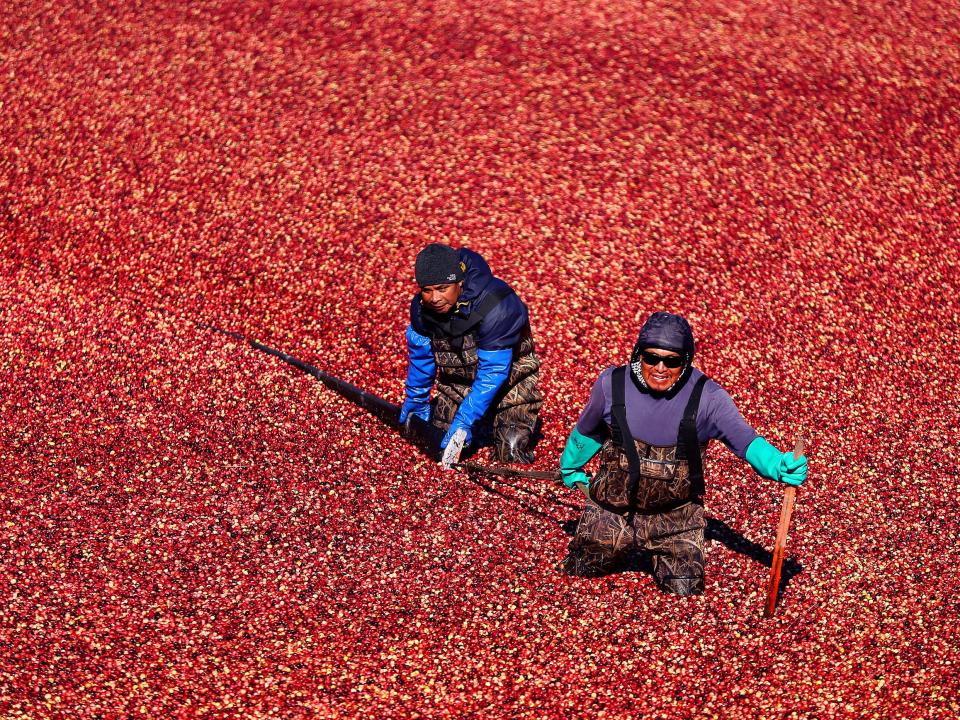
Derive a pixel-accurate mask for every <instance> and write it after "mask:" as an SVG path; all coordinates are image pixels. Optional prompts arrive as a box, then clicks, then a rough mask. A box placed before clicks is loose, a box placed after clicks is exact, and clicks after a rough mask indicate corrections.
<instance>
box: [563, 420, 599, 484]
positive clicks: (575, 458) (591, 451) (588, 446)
mask: <svg viewBox="0 0 960 720" xmlns="http://www.w3.org/2000/svg"><path fill="white" fill-rule="evenodd" d="M601 447H602V445H601V444H600V443H598V442H597V441H596V440H594V439H593V438H592V437H587V436H586V435H583V434H581V432H580V431H579V430H577V428H576V426H574V428H573V430H572V431H571V432H570V437H568V438H567V445H566V447H564V448H563V454H562V455H561V456H560V477H561V478H563V483H564V485H566V486H567V487H569V488H572V487H573V486H574V485H575V484H577V483H583V484H585V485H589V484H590V481H589V480H588V479H587V474H586V473H585V472H584V471H583V466H584V465H586V464H587V461H588V460H590V458H592V457H593V456H594V455H596V454H597V453H598V452H599V451H600V448H601Z"/></svg>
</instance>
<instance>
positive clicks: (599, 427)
mask: <svg viewBox="0 0 960 720" xmlns="http://www.w3.org/2000/svg"><path fill="white" fill-rule="evenodd" d="M613 371H614V368H607V369H606V370H604V371H603V372H602V373H600V377H599V378H598V379H597V381H596V382H595V383H594V384H593V389H592V390H591V391H590V399H589V400H588V401H587V406H586V407H585V408H584V409H583V412H582V413H580V419H579V420H577V430H579V431H580V433H582V434H583V435H587V436H590V437H592V438H594V439H595V440H598V441H600V442H602V441H603V438H604V436H605V434H606V425H610V424H612V414H611V406H612V405H613V391H612V384H613V383H612V375H613ZM627 372H628V373H629V372H630V371H629V370H628V371H627ZM702 376H703V373H702V372H700V371H699V370H697V369H696V368H693V369H692V371H691V373H690V377H689V378H688V379H687V382H686V384H685V385H684V386H683V387H682V388H681V389H680V391H679V392H678V393H677V394H676V395H674V396H673V397H671V398H666V397H657V396H655V395H651V394H650V393H648V392H643V391H641V390H640V389H639V388H638V387H637V386H636V384H635V383H634V382H633V381H632V380H631V379H630V378H629V377H627V378H626V381H627V383H626V384H627V389H626V406H627V408H626V409H627V425H629V427H630V434H631V435H632V436H633V437H634V438H635V439H637V440H641V441H643V442H645V443H648V444H650V445H674V444H676V442H677V432H678V431H679V429H680V421H681V420H682V419H683V411H684V410H685V409H686V407H687V401H688V400H689V399H690V395H691V393H692V392H693V386H694V385H695V384H696V382H697V380H698V379H699V378H700V377H702ZM697 437H698V438H699V440H700V442H701V443H705V442H706V441H707V440H713V439H717V440H720V441H721V442H723V444H724V445H726V446H727V447H728V448H730V450H731V452H733V454H734V455H736V456H737V457H739V458H741V459H743V458H744V456H745V455H746V453H747V446H748V445H749V444H750V443H751V442H753V440H754V439H755V438H756V437H757V431H756V430H754V429H753V428H752V427H750V425H748V424H747V421H746V420H744V419H743V415H741V414H740V411H739V410H737V406H736V405H734V404H733V400H732V399H731V397H730V396H729V395H728V394H727V392H726V391H725V390H724V389H723V388H722V387H720V386H719V385H717V383H715V382H714V381H713V380H707V384H706V385H705V386H704V388H703V395H702V396H701V398H700V412H699V413H698V414H697Z"/></svg>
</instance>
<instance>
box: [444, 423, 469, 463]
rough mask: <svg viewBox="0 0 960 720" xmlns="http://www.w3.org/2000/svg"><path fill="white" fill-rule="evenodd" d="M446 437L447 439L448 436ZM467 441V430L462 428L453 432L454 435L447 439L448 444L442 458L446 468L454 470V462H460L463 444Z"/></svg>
mask: <svg viewBox="0 0 960 720" xmlns="http://www.w3.org/2000/svg"><path fill="white" fill-rule="evenodd" d="M444 439H445V440H446V438H444ZM466 443H467V431H466V430H464V429H463V428H460V429H459V430H457V431H455V432H454V433H453V436H452V437H451V438H450V439H449V441H447V446H446V447H445V448H444V450H443V458H441V460H440V464H441V465H442V466H443V469H444V470H453V466H454V464H455V463H458V462H460V453H461V452H463V446H464V445H466Z"/></svg>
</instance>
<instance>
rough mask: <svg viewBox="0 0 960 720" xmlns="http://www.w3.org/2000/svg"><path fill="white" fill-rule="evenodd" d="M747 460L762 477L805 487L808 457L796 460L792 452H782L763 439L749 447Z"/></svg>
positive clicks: (757, 438)
mask: <svg viewBox="0 0 960 720" xmlns="http://www.w3.org/2000/svg"><path fill="white" fill-rule="evenodd" d="M746 460H747V462H748V463H750V466H751V467H752V468H753V469H754V470H756V471H757V473H759V474H760V475H763V477H765V478H770V479H771V480H776V481H777V482H782V483H786V484H787V485H794V486H799V485H803V481H804V480H806V479H807V456H806V455H801V456H800V457H799V458H796V459H794V457H793V453H792V452H781V451H779V450H777V449H776V448H775V447H774V446H773V445H771V444H770V443H768V442H767V441H766V440H764V439H763V438H762V437H759V436H758V437H756V438H755V439H754V441H753V442H752V443H750V445H749V447H747V455H746Z"/></svg>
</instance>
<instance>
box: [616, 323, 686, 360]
mask: <svg viewBox="0 0 960 720" xmlns="http://www.w3.org/2000/svg"><path fill="white" fill-rule="evenodd" d="M649 348H657V349H658V350H672V351H673V352H675V353H680V354H681V355H683V356H684V357H685V358H686V361H687V364H689V363H691V362H693V352H694V343H693V330H692V329H691V328H690V323H688V322H687V320H686V318H684V317H682V316H680V315H674V314H673V313H668V312H655V313H654V314H653V315H651V316H650V317H649V318H647V321H646V322H645V323H644V324H643V327H642V328H640V335H639V337H638V338H637V344H636V345H634V346H633V354H632V355H631V356H630V362H636V361H637V358H639V357H640V353H641V352H642V351H644V350H647V349H649Z"/></svg>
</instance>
